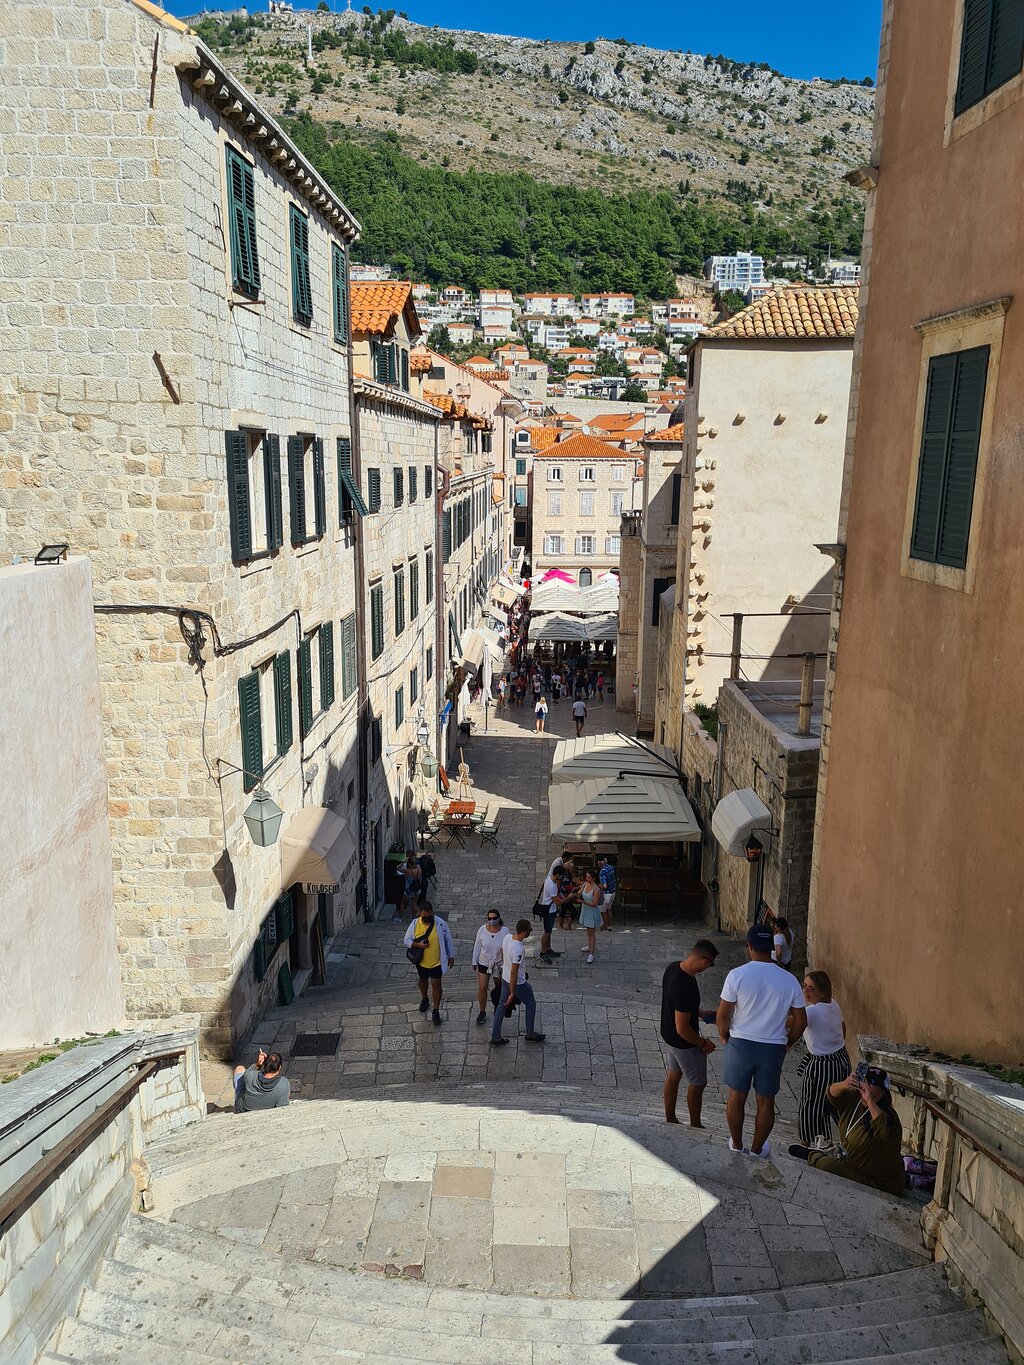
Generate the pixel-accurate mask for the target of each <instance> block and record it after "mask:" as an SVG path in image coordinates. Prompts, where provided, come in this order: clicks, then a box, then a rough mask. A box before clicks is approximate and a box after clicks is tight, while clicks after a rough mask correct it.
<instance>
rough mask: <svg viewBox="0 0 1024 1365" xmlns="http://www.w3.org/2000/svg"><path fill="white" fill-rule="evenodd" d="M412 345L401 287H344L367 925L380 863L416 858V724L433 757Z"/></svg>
mask: <svg viewBox="0 0 1024 1365" xmlns="http://www.w3.org/2000/svg"><path fill="white" fill-rule="evenodd" d="M419 333H420V325H419V321H418V319H417V317H416V310H415V307H414V305H413V302H412V291H411V285H410V284H409V283H408V282H401V281H396V282H387V283H383V284H354V285H353V286H352V338H353V367H354V370H355V375H356V383H355V401H356V425H357V431H356V436H357V440H356V446H357V453H356V460H357V465H358V468H357V471H356V475H357V478H358V482H359V486H360V487H361V488H362V490H363V495H364V498H365V501H366V509H367V515H365V516H363V517H362V518H361V520H360V545H359V552H360V563H359V581H360V584H361V591H362V611H361V616H362V630H361V633H360V648H361V650H362V653H363V656H364V659H365V672H366V707H367V709H366V723H365V733H366V749H367V752H366V778H365V788H364V789H365V800H364V803H363V817H364V820H363V828H362V830H361V834H360V839H361V843H362V844H363V846H364V847H365V861H366V869H367V902H368V907H369V912H370V913H371V914H376V913H377V912H378V911H379V910H380V908H381V907H382V906H383V903H384V858H385V856H386V854H387V853H388V852H389V851H391V850H392V849H395V848H398V847H403V848H404V847H413V846H414V843H413V841H414V839H415V834H416V824H417V816H416V812H417V809H418V808H422V807H424V806H425V805H427V804H429V801H430V800H431V799H433V795H434V792H433V790H430V791H429V792H427V791H426V789H425V786H424V780H423V778H422V776H421V774H420V770H419V766H418V751H419V748H420V746H419V744H418V742H417V739H416V730H417V725H418V723H419V721H420V720H421V719H422V720H423V721H425V722H426V723H427V725H428V729H429V736H430V737H429V741H428V745H427V746H426V747H429V748H431V749H435V745H436V742H437V731H436V724H435V720H436V716H437V713H438V710H439V700H438V698H439V683H440V673H439V670H438V653H437V650H438V644H437V627H436V623H437V572H438V565H437V545H436V533H437V484H438V467H437V444H438V427H439V424H440V422H441V414H440V413H439V412H438V410H437V408H436V407H434V406H433V405H432V404H430V403H426V402H424V401H423V399H422V398H419V397H417V396H415V393H414V392H413V390H417V389H418V388H419V378H418V371H415V370H414V369H413V368H412V366H411V361H410V351H411V348H412V345H413V343H414V342H415V341H416V340H417V339H418V336H419ZM386 350H387V351H389V354H387V355H385V351H386ZM375 375H376V378H375V377H374V376H375ZM435 752H436V749H435Z"/></svg>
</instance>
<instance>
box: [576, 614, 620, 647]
mask: <svg viewBox="0 0 1024 1365" xmlns="http://www.w3.org/2000/svg"><path fill="white" fill-rule="evenodd" d="M583 624H584V625H585V626H586V628H587V639H588V640H617V639H618V638H619V618H618V617H617V616H615V615H613V614H612V613H611V612H609V613H608V614H607V615H606V616H588V617H587V619H586V621H585V622H584V623H583Z"/></svg>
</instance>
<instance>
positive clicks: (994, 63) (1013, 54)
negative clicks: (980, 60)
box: [985, 0, 1024, 94]
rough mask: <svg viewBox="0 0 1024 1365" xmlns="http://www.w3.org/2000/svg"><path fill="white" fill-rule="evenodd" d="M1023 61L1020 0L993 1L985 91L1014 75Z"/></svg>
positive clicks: (1023, 4) (1023, 25) (1022, 6)
mask: <svg viewBox="0 0 1024 1365" xmlns="http://www.w3.org/2000/svg"><path fill="white" fill-rule="evenodd" d="M1022 61H1024V0H995V3H994V4H993V6H992V38H991V42H990V44H989V53H988V73H987V80H986V82H985V85H986V94H987V93H988V92H989V91H992V90H997V89H998V88H999V86H1001V85H1005V84H1006V82H1007V81H1008V80H1011V79H1012V78H1013V77H1014V76H1016V75H1017V73H1018V71H1020V69H1021V64H1022Z"/></svg>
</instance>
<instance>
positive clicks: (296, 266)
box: [288, 204, 313, 327]
mask: <svg viewBox="0 0 1024 1365" xmlns="http://www.w3.org/2000/svg"><path fill="white" fill-rule="evenodd" d="M288 219H289V223H290V225H291V258H292V316H293V317H294V319H295V321H296V322H300V323H302V325H303V326H304V327H308V326H309V324H310V323H311V322H312V321H313V291H312V288H311V286H310V283H309V219H308V218H307V217H306V215H305V214H304V213H300V212H299V210H298V209H297V208H296V207H295V205H294V204H291V205H290V206H289V210H288Z"/></svg>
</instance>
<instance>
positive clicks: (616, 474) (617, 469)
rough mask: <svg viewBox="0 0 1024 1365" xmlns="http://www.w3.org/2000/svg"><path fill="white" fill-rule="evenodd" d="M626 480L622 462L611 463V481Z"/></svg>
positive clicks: (619, 481) (620, 481)
mask: <svg viewBox="0 0 1024 1365" xmlns="http://www.w3.org/2000/svg"><path fill="white" fill-rule="evenodd" d="M625 482H626V466H625V465H624V464H613V465H612V483H625Z"/></svg>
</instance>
